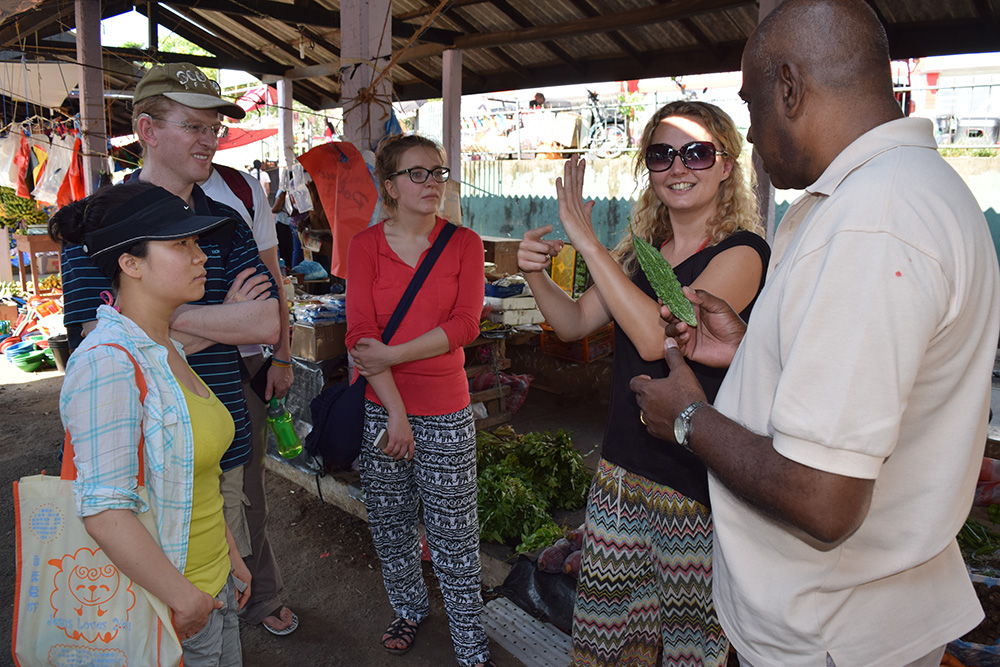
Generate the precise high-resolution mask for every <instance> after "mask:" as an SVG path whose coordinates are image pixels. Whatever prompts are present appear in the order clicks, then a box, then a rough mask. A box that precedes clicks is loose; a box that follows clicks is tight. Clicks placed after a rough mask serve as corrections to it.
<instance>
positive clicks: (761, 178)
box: [753, 0, 781, 243]
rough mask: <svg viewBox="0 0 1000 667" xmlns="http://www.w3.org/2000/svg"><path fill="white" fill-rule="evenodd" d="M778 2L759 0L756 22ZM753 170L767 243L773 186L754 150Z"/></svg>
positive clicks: (773, 222) (771, 235)
mask: <svg viewBox="0 0 1000 667" xmlns="http://www.w3.org/2000/svg"><path fill="white" fill-rule="evenodd" d="M779 4H781V0H760V3H759V7H760V10H759V11H758V13H757V23H760V22H761V21H763V20H764V17H765V16H767V15H768V14H770V13H771V11H773V10H774V8H775V7H777V6H778V5H779ZM753 170H754V173H755V174H756V176H757V211H758V212H759V214H760V221H761V223H762V224H763V225H764V231H765V238H766V239H767V242H768V243H773V242H774V229H775V227H776V226H777V220H775V219H774V186H773V185H772V184H771V177H770V175H768V173H767V172H766V171H764V163H763V162H762V161H761V159H760V156H759V155H758V154H757V152H756V151H754V154H753Z"/></svg>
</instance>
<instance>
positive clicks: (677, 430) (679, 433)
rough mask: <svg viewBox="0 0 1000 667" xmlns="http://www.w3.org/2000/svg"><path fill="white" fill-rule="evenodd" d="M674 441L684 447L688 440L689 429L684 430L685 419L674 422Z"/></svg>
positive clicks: (679, 418)
mask: <svg viewBox="0 0 1000 667" xmlns="http://www.w3.org/2000/svg"><path fill="white" fill-rule="evenodd" d="M674 439H675V440H676V441H677V444H678V445H683V444H684V442H685V441H686V440H687V429H686V428H684V419H682V418H681V417H677V419H675V420H674Z"/></svg>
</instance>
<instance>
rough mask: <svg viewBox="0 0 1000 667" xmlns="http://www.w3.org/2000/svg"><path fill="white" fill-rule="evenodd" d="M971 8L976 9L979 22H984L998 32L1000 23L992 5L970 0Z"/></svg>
mask: <svg viewBox="0 0 1000 667" xmlns="http://www.w3.org/2000/svg"><path fill="white" fill-rule="evenodd" d="M972 4H973V6H974V7H975V8H976V16H977V17H978V18H979V19H980V20H981V21H985V22H986V23H987V24H989V25H991V26H993V29H994V30H1000V22H998V21H997V14H996V10H995V9H993V5H992V4H991V3H990V2H988V1H987V0H972Z"/></svg>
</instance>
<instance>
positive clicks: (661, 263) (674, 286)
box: [632, 231, 698, 326]
mask: <svg viewBox="0 0 1000 667" xmlns="http://www.w3.org/2000/svg"><path fill="white" fill-rule="evenodd" d="M632 247H633V248H634V250H635V256H636V259H638V260H639V266H641V267H642V272H643V273H645V274H646V278H647V279H648V280H649V284H650V285H652V286H653V291H654V292H656V296H658V297H660V300H661V301H663V305H665V306H666V307H667V308H669V309H670V312H671V313H673V314H674V315H676V316H677V317H678V318H680V319H681V320H683V321H684V322H687V323H688V324H689V325H690V326H697V325H698V320H697V319H695V316H694V306H692V305H691V302H690V301H688V299H687V297H686V296H684V291H683V289H682V288H681V283H680V281H679V280H677V276H676V275H675V274H674V269H673V267H671V266H670V262H668V261H667V260H666V259H665V258H664V257H663V255H661V254H660V251H659V250H657V249H656V248H654V247H653V244H652V243H650V242H649V241H647V240H645V239H641V238H639V237H638V236H636V235H635V232H634V231H633V232H632Z"/></svg>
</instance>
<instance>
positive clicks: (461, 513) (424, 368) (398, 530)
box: [347, 134, 491, 665]
mask: <svg viewBox="0 0 1000 667" xmlns="http://www.w3.org/2000/svg"><path fill="white" fill-rule="evenodd" d="M443 163H444V153H443V151H442V150H441V148H440V147H439V146H438V145H437V144H436V143H434V142H433V141H431V140H430V139H427V138H424V137H421V136H418V135H413V134H409V135H399V136H395V137H391V138H389V139H387V140H386V141H385V142H384V143H383V144H382V146H381V148H379V152H378V155H377V156H376V161H375V170H376V173H377V176H378V179H379V181H380V182H381V183H382V186H381V187H382V199H383V203H384V205H385V207H386V209H387V211H388V212H389V217H388V218H386V219H385V220H383V221H382V222H381V223H379V224H377V225H375V226H374V227H370V228H368V229H366V230H365V231H363V232H361V233H359V234H358V235H357V236H355V237H354V239H352V241H351V246H350V250H349V251H348V268H347V345H348V348H349V349H350V350H351V355H352V356H353V358H354V363H355V366H356V367H357V369H358V371H359V373H360V374H361V375H364V376H365V377H366V378H367V379H368V389H367V394H366V399H367V400H366V401H365V432H364V433H365V434H364V445H363V447H362V451H361V483H362V486H363V488H364V491H365V505H366V507H367V508H368V521H369V526H370V527H371V531H372V540H373V542H374V543H375V550H376V551H377V553H378V556H379V560H380V561H381V563H382V577H383V579H384V580H385V586H386V590H387V592H388V594H389V602H390V604H392V608H393V611H394V612H395V614H396V618H395V619H394V620H393V621H392V623H390V625H389V627H388V628H387V629H386V632H385V634H384V635H383V636H382V644H383V646H385V648H386V649H387V650H389V651H391V652H393V653H405V652H406V651H408V650H409V649H410V647H412V646H413V642H414V639H415V636H416V631H417V625H418V624H419V623H420V622H421V621H423V620H424V619H425V618H426V617H427V614H428V613H429V611H430V608H429V605H428V599H427V587H426V585H425V584H424V581H423V577H422V572H421V568H420V545H419V542H418V538H417V519H418V517H417V508H418V506H420V505H422V506H423V520H424V526H425V527H426V531H427V544H428V547H429V548H430V553H431V562H432V563H433V565H434V570H435V572H436V573H437V577H438V580H439V582H440V584H441V593H442V596H443V597H444V604H445V609H446V610H447V612H448V621H449V623H450V625H451V636H452V641H453V642H454V644H455V653H456V656H457V657H458V663H459V664H460V665H485V664H489V663H490V662H491V661H490V653H489V648H488V646H487V638H486V633H485V631H484V630H483V627H482V623H481V622H480V620H479V615H480V612H481V611H482V605H483V603H482V595H481V591H480V589H481V580H482V574H481V569H480V563H479V521H478V517H477V513H476V429H475V423H474V421H473V417H472V411H471V410H470V408H469V386H468V380H467V379H466V376H465V368H464V367H465V353H464V351H463V349H462V348H463V346H464V345H466V344H468V343H470V342H472V340H474V339H475V338H476V336H478V335H479V316H480V313H481V312H482V306H483V282H484V281H483V242H482V240H480V238H479V236H478V235H477V234H476V233H475V232H473V231H472V230H471V229H467V228H464V227H459V228H458V230H457V231H456V232H455V234H454V236H452V238H451V239H450V240H449V241H448V244H447V245H446V246H445V248H444V251H443V252H442V253H441V256H440V257H439V258H438V260H437V263H436V264H435V265H434V268H433V269H432V270H431V272H430V274H428V276H427V280H426V282H425V283H424V285H423V287H421V289H420V291H419V292H417V295H416V297H415V298H414V300H413V303H412V304H411V305H410V308H409V310H408V311H407V313H406V316H405V317H404V318H403V320H402V322H401V323H400V325H399V329H398V330H397V331H396V333H395V334H394V335H393V337H392V340H390V341H389V344H388V345H384V344H383V343H382V341H381V338H382V331H383V330H384V329H385V326H386V324H388V322H389V318H390V316H391V315H392V312H393V310H395V308H396V305H397V304H398V303H399V300H400V298H401V297H402V296H403V292H404V291H405V289H406V286H407V285H408V284H409V282H410V279H411V278H412V277H413V274H414V273H415V272H416V269H417V266H419V264H420V261H421V260H422V259H423V257H424V255H425V254H426V252H427V250H428V249H429V248H430V247H431V244H433V243H434V240H435V239H436V238H437V235H438V234H439V233H440V231H441V230H442V228H443V227H444V226H445V224H446V221H445V220H444V219H443V218H440V217H438V216H437V210H438V207H439V206H440V204H441V199H442V196H443V194H444V184H445V182H447V180H448V177H449V172H448V168H447V167H444V166H443ZM383 430H384V431H385V434H384V437H383V438H378V441H379V442H378V443H376V437H377V435H378V434H380V433H381V432H382V431H383Z"/></svg>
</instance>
